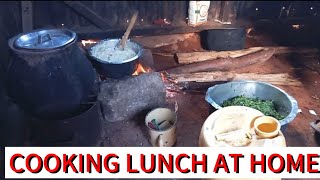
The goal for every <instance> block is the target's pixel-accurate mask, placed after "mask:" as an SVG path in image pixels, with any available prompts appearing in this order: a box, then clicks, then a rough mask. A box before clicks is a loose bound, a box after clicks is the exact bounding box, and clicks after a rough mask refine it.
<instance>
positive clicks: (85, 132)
mask: <svg viewBox="0 0 320 180" xmlns="http://www.w3.org/2000/svg"><path fill="white" fill-rule="evenodd" d="M29 128H30V143H31V145H32V146H77V147H78V146H96V145H97V143H98V141H99V139H100V135H101V131H102V121H101V119H100V103H99V101H96V102H93V103H92V104H87V105H85V106H83V109H82V112H80V113H79V114H77V115H75V116H73V117H71V118H67V119H61V120H55V121H52V120H44V119H41V120H39V119H35V118H34V119H32V120H30V123H29Z"/></svg>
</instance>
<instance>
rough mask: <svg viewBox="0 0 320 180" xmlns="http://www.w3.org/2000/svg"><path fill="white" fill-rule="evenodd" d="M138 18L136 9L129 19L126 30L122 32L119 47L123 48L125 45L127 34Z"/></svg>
mask: <svg viewBox="0 0 320 180" xmlns="http://www.w3.org/2000/svg"><path fill="white" fill-rule="evenodd" d="M137 18H138V11H136V12H135V13H134V14H133V16H132V17H131V20H130V23H129V26H128V28H127V30H126V32H125V33H124V35H123V36H122V39H121V43H120V44H121V48H122V49H124V47H125V46H126V43H127V40H128V37H129V34H130V32H131V30H132V28H133V26H134V23H135V22H136V20H137Z"/></svg>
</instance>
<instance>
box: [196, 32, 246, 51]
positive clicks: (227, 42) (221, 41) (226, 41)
mask: <svg viewBox="0 0 320 180" xmlns="http://www.w3.org/2000/svg"><path fill="white" fill-rule="evenodd" d="M200 38H201V44H202V45H203V47H204V49H207V50H212V51H232V50H239V49H243V48H244V47H245V41H246V31H245V29H244V28H223V29H208V30H204V31H202V32H201V33H200Z"/></svg>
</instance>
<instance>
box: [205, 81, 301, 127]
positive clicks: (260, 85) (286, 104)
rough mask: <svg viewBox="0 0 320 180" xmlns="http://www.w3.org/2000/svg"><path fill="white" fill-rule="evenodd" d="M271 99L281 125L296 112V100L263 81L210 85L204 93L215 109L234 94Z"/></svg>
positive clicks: (219, 107) (288, 121)
mask: <svg viewBox="0 0 320 180" xmlns="http://www.w3.org/2000/svg"><path fill="white" fill-rule="evenodd" d="M241 95H243V96H245V97H248V98H259V99H263V100H272V101H273V102H274V104H275V108H276V110H277V111H278V112H279V113H280V114H281V115H283V116H286V117H285V118H284V119H280V120H279V121H280V124H281V126H283V125H285V124H288V123H290V122H291V121H292V120H294V118H295V117H296V115H297V113H298V102H297V101H296V100H295V99H294V98H293V97H292V96H290V95H288V94H287V93H286V92H285V91H283V90H282V89H280V88H278V87H276V86H273V85H271V84H268V83H264V82H257V81H232V82H228V83H224V84H219V85H215V86H213V87H210V88H209V89H208V91H207V94H206V98H205V99H206V101H207V102H208V103H210V104H211V105H212V106H213V107H215V108H216V109H221V108H222V107H221V106H220V105H222V104H223V102H224V101H225V100H228V99H230V98H233V97H236V96H241Z"/></svg>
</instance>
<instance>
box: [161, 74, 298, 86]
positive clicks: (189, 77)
mask: <svg viewBox="0 0 320 180" xmlns="http://www.w3.org/2000/svg"><path fill="white" fill-rule="evenodd" d="M167 76H168V79H170V80H171V81H173V82H175V83H182V82H220V81H236V80H253V81H262V82H266V83H270V84H274V85H286V86H302V83H301V82H300V81H298V80H297V79H294V78H292V77H291V76H290V75H289V74H287V73H280V74H256V73H241V74H238V73H234V72H221V71H219V72H201V73H190V74H167Z"/></svg>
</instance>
